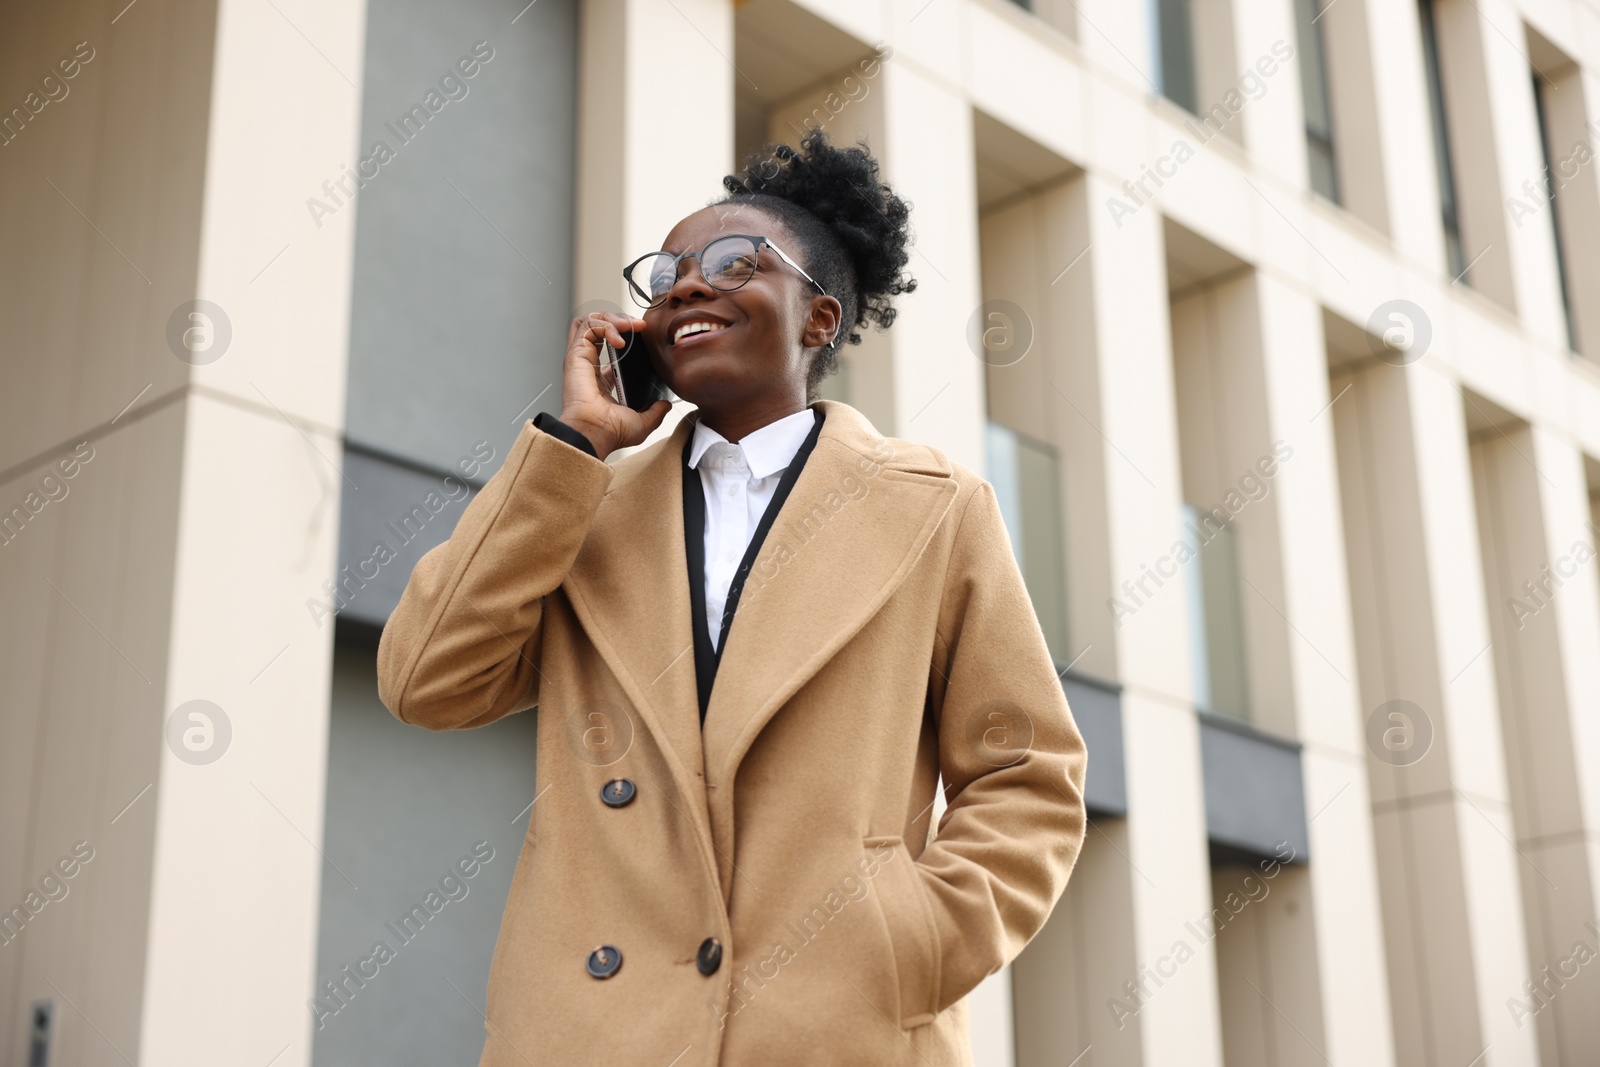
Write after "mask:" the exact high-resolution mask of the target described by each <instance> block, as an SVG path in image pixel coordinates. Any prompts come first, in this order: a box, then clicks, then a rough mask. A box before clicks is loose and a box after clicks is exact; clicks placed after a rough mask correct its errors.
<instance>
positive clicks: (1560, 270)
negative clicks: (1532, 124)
mask: <svg viewBox="0 0 1600 1067" xmlns="http://www.w3.org/2000/svg"><path fill="white" fill-rule="evenodd" d="M1546 91H1547V86H1546V85H1545V83H1544V81H1543V80H1542V79H1541V78H1540V77H1539V75H1538V73H1537V72H1536V73H1534V75H1533V106H1534V108H1535V109H1536V111H1537V113H1538V119H1539V153H1540V155H1542V156H1543V157H1544V158H1543V162H1544V199H1545V203H1546V204H1548V205H1550V229H1551V236H1552V237H1554V239H1555V246H1556V275H1557V277H1558V279H1559V281H1560V282H1561V314H1562V319H1563V321H1564V322H1565V324H1566V328H1567V347H1568V348H1570V349H1571V350H1572V351H1574V352H1576V351H1577V350H1578V330H1577V327H1576V326H1575V325H1574V324H1573V321H1572V279H1571V278H1570V277H1569V275H1568V271H1567V253H1566V248H1565V247H1564V246H1563V245H1562V242H1561V205H1560V204H1559V203H1557V202H1556V179H1555V174H1554V171H1553V168H1554V166H1555V162H1554V159H1553V158H1552V157H1551V155H1550V119H1549V115H1548V106H1547V104H1546V101H1545V92H1546Z"/></svg>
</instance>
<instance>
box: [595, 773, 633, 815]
mask: <svg viewBox="0 0 1600 1067" xmlns="http://www.w3.org/2000/svg"><path fill="white" fill-rule="evenodd" d="M638 791H639V790H638V788H637V787H636V786H635V785H634V784H633V782H631V781H629V780H628V779H626V778H613V779H611V781H609V782H607V783H606V784H605V785H603V786H601V787H600V799H601V800H603V801H605V802H606V803H607V804H609V805H611V806H612V807H613V808H623V807H627V806H628V804H629V803H630V802H632V800H633V796H634V794H635V793H637V792H638Z"/></svg>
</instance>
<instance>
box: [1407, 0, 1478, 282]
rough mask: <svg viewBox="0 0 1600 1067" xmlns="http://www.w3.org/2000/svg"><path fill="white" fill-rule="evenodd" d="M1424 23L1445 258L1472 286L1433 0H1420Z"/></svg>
mask: <svg viewBox="0 0 1600 1067" xmlns="http://www.w3.org/2000/svg"><path fill="white" fill-rule="evenodd" d="M1417 15H1418V18H1419V19H1420V20H1421V22H1422V62H1423V66H1424V68H1425V70H1426V73H1427V76H1428V106H1429V110H1430V111H1431V112H1432V114H1433V160H1434V171H1435V175H1436V177H1437V179H1438V182H1439V212H1440V215H1441V221H1442V222H1443V223H1444V245H1445V257H1446V259H1447V260H1448V262H1449V267H1450V274H1451V277H1453V278H1459V279H1461V281H1463V282H1465V283H1466V284H1468V285H1471V284H1472V279H1471V278H1470V277H1467V257H1466V253H1465V251H1464V250H1463V248H1462V245H1461V218H1460V214H1459V211H1458V205H1457V203H1456V178H1455V166H1454V164H1453V163H1452V162H1451V159H1450V131H1449V129H1448V127H1447V126H1446V124H1445V111H1444V80H1443V78H1442V76H1441V75H1440V72H1439V34H1438V27H1437V25H1436V23H1435V21H1434V14H1433V0H1417Z"/></svg>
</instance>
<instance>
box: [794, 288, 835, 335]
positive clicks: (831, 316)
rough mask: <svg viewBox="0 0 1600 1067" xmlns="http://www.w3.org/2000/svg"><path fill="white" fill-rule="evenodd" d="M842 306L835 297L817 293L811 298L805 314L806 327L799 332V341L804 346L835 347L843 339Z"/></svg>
mask: <svg viewBox="0 0 1600 1067" xmlns="http://www.w3.org/2000/svg"><path fill="white" fill-rule="evenodd" d="M843 317H844V308H843V307H842V306H841V305H840V303H839V301H838V298H837V297H832V296H823V295H821V294H818V295H817V296H814V297H812V298H811V311H810V314H808V315H807V316H806V327H805V329H804V330H803V331H801V334H800V343H801V344H802V345H803V346H805V347H806V348H823V347H827V346H830V345H831V346H834V347H837V345H838V342H840V341H842V340H844V323H843V322H842V321H841V320H842V319H843Z"/></svg>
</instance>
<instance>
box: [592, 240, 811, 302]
mask: <svg viewBox="0 0 1600 1067" xmlns="http://www.w3.org/2000/svg"><path fill="white" fill-rule="evenodd" d="M730 237H743V238H745V239H746V240H748V241H753V242H754V243H755V246H756V256H757V257H759V256H760V255H761V249H762V248H763V247H766V248H770V249H772V250H773V251H774V252H776V253H777V254H778V258H779V259H781V260H783V261H784V262H785V263H787V264H789V266H791V267H793V268H794V269H795V270H796V271H797V272H798V273H799V274H800V277H802V278H804V279H805V280H806V281H808V282H810V283H811V284H812V285H815V286H816V287H817V292H819V293H821V294H822V295H823V296H830V295H832V294H830V293H829V292H828V290H826V289H824V288H823V287H822V286H821V284H820V283H818V281H817V280H816V279H815V278H813V277H812V276H811V275H809V274H807V273H806V270H805V268H804V267H802V266H800V264H798V263H796V262H795V261H794V260H793V259H790V258H789V255H788V254H787V253H786V252H784V250H783V249H781V248H779V247H778V246H777V245H775V244H773V243H772V241H771V240H770V239H768V238H766V237H763V236H761V235H759V234H754V233H721V234H718V235H717V236H715V237H713V238H712V239H711V240H709V241H707V242H706V243H705V247H704V248H701V249H700V251H698V252H679V253H678V254H677V255H675V256H673V255H672V253H671V252H668V251H667V250H666V249H661V250H659V251H655V252H646V253H645V254H644V255H642V256H640V257H639V258H638V259H636V260H634V261H633V262H632V263H629V264H628V265H627V266H626V267H623V268H622V278H623V280H624V281H626V282H627V283H628V294H629V295H630V296H632V297H633V301H634V303H636V304H640V306H642V307H644V308H646V309H649V308H653V307H656V306H658V305H660V304H661V303H662V302H663V301H665V300H666V298H667V294H666V293H662V294H661V299H660V300H651V301H650V302H649V303H643V302H642V301H641V297H646V296H648V294H647V293H645V292H644V290H642V289H641V288H639V286H638V284H637V283H635V282H634V280H633V268H635V267H637V266H638V265H639V264H641V263H643V262H644V261H645V260H647V259H654V258H655V257H656V256H672V283H673V284H674V285H676V284H677V283H678V277H679V275H678V266H679V264H680V263H682V262H683V260H685V259H695V260H702V263H703V262H704V261H703V259H702V257H703V256H704V255H705V253H706V249H707V248H710V247H711V246H712V245H714V244H716V243H717V242H718V241H726V240H727V239H728V238H730ZM756 266H757V267H758V268H759V267H760V260H759V258H758V259H757V263H756ZM700 273H701V275H702V276H704V275H705V269H704V267H703V266H702V268H701V271H700ZM755 276H756V272H755V271H754V270H752V271H751V272H750V277H749V278H746V279H745V280H744V281H742V282H740V283H739V284H738V285H734V286H729V287H728V288H726V289H724V288H723V287H722V286H720V285H718V284H716V283H715V282H713V281H712V280H711V279H710V278H706V284H707V285H709V286H711V288H713V289H715V290H716V291H717V292H719V293H731V292H733V291H734V290H735V289H741V288H743V287H744V286H746V285H748V284H749V283H750V278H754V277H755ZM667 292H671V289H670V288H669V289H668V290H667Z"/></svg>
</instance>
